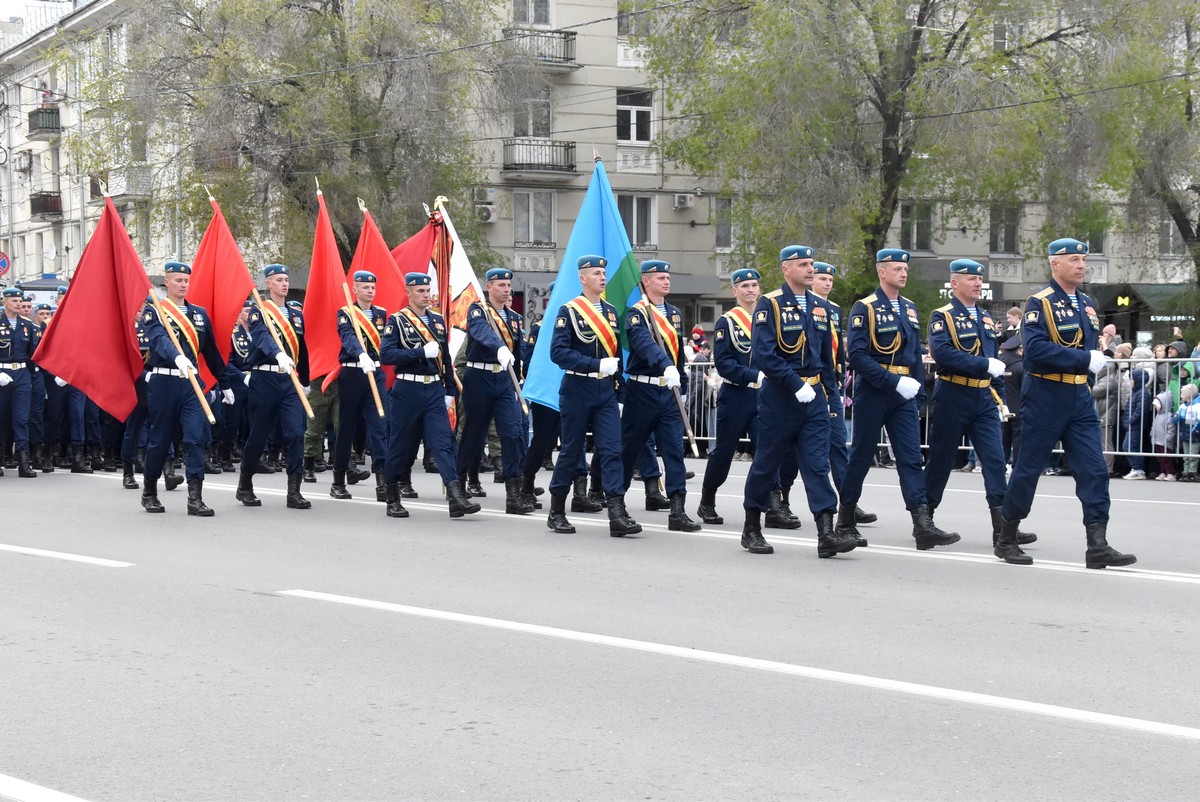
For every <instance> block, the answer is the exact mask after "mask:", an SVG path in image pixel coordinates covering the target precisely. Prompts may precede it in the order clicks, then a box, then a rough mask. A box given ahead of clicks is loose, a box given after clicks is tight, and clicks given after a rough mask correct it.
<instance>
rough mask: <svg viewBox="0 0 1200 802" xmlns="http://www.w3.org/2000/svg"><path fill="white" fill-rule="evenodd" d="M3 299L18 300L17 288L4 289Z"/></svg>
mask: <svg viewBox="0 0 1200 802" xmlns="http://www.w3.org/2000/svg"><path fill="white" fill-rule="evenodd" d="M4 297H5V298H20V297H21V290H20V288H19V287H5V288H4Z"/></svg>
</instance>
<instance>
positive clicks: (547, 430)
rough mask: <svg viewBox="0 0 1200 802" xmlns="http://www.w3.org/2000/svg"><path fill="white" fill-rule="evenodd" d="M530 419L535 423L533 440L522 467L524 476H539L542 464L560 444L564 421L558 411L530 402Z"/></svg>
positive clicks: (526, 451) (530, 442)
mask: <svg viewBox="0 0 1200 802" xmlns="http://www.w3.org/2000/svg"><path fill="white" fill-rule="evenodd" d="M529 417H530V418H531V419H532V422H533V438H532V439H531V440H530V441H529V448H527V449H526V450H525V464H524V465H522V466H521V475H522V476H536V475H537V472H538V469H540V468H541V467H542V462H544V461H545V459H546V456H547V455H548V454H550V452H552V451H554V444H555V443H557V442H558V439H559V436H560V435H561V433H562V419H561V416H560V415H559V412H558V410H557V409H553V408H552V407H548V406H546V405H545V404H539V403H537V402H536V401H530V402H529Z"/></svg>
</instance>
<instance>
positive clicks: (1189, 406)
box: [1175, 384, 1200, 482]
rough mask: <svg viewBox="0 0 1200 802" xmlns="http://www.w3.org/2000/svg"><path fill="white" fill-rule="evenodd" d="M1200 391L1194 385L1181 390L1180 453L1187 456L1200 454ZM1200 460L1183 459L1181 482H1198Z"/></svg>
mask: <svg viewBox="0 0 1200 802" xmlns="http://www.w3.org/2000/svg"><path fill="white" fill-rule="evenodd" d="M1198 395H1200V391H1198V390H1197V388H1196V385H1194V384H1185V385H1183V387H1181V388H1180V390H1179V398H1180V401H1179V411H1178V412H1177V413H1176V415H1175V419H1176V421H1177V422H1178V425H1179V445H1180V449H1179V450H1180V451H1182V452H1183V453H1185V454H1200V397H1197V396H1198ZM1197 463H1200V459H1197V458H1196V457H1194V456H1193V457H1184V458H1183V474H1182V475H1181V476H1180V477H1179V481H1181V482H1195V481H1197V476H1196V467H1197Z"/></svg>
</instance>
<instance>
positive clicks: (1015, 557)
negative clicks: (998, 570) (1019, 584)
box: [992, 507, 1033, 565]
mask: <svg viewBox="0 0 1200 802" xmlns="http://www.w3.org/2000/svg"><path fill="white" fill-rule="evenodd" d="M1020 523H1021V522H1020V521H1006V520H1004V517H1003V516H1001V515H1000V508H999V507H992V525H993V526H996V530H995V531H994V532H992V538H993V542H992V553H993V554H995V555H996V556H997V557H999V558H1000V559H1001V560H1004V562H1006V563H1012V564H1013V565H1033V558H1032V557H1030V556H1029V555H1028V554H1026V553H1025V552H1023V551H1021V547H1020V546H1019V545H1017V526H1018V525H1019V524H1020Z"/></svg>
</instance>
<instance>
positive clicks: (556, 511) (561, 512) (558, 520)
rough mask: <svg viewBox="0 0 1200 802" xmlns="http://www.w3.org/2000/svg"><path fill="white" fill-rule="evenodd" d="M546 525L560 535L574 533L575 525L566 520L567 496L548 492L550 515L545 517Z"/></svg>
mask: <svg viewBox="0 0 1200 802" xmlns="http://www.w3.org/2000/svg"><path fill="white" fill-rule="evenodd" d="M546 526H548V527H550V528H551V529H552V530H553V531H555V532H556V533H558V534H560V535H573V534H575V527H573V526H571V522H570V521H568V520H567V497H566V496H556V495H554V494H553V493H551V494H550V515H549V517H547V518H546Z"/></svg>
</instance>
